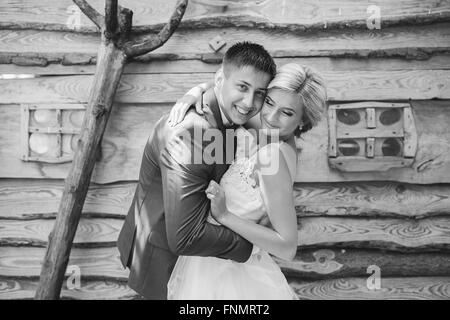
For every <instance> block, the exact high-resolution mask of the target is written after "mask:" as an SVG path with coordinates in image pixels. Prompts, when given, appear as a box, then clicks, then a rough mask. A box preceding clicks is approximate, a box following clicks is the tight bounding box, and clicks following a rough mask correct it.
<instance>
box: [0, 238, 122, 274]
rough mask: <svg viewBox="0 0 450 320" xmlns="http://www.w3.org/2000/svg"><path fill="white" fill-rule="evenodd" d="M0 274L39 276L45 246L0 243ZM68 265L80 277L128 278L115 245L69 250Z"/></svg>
mask: <svg viewBox="0 0 450 320" xmlns="http://www.w3.org/2000/svg"><path fill="white" fill-rule="evenodd" d="M0 253H1V254H0V275H1V276H4V277H9V278H11V277H12V278H14V277H18V278H30V279H36V280H37V278H38V277H39V274H40V270H41V264H42V260H43V258H44V255H45V248H30V247H2V246H0ZM68 265H69V266H71V265H74V266H78V267H79V268H80V271H81V279H82V280H102V279H108V280H114V281H123V280H126V279H127V278H128V269H124V268H123V267H122V264H121V262H120V259H119V251H118V250H117V248H115V247H110V248H95V249H91V248H88V249H81V248H74V249H73V250H72V251H71V253H70V260H69V264H68Z"/></svg>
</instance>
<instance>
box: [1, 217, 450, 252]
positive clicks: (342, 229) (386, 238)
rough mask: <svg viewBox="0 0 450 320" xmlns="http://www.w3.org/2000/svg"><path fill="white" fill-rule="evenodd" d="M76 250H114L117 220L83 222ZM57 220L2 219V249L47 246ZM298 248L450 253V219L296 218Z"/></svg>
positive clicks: (76, 241) (77, 238)
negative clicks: (112, 248)
mask: <svg viewBox="0 0 450 320" xmlns="http://www.w3.org/2000/svg"><path fill="white" fill-rule="evenodd" d="M81 221H82V222H81V224H80V228H79V230H78V231H77V233H76V236H75V240H74V241H75V244H74V245H75V246H79V247H82V246H84V247H102V246H114V245H115V242H116V240H117V238H118V236H119V231H120V228H121V226H122V224H123V221H122V220H118V219H97V218H92V219H82V220H81ZM54 223H55V222H54V220H39V219H38V220H19V221H15V220H4V221H2V222H1V227H0V228H1V230H2V232H1V234H0V245H8V246H38V247H45V246H46V244H47V237H48V235H49V233H50V231H51V230H52V228H53V225H54ZM298 223H299V227H298V230H299V231H298V237H299V239H298V246H299V248H318V247H321V248H336V247H337V248H375V249H389V250H396V251H402V252H403V251H406V252H423V251H439V250H449V249H450V218H446V217H432V218H425V219H420V220H404V219H392V218H383V219H368V218H340V217H305V218H298Z"/></svg>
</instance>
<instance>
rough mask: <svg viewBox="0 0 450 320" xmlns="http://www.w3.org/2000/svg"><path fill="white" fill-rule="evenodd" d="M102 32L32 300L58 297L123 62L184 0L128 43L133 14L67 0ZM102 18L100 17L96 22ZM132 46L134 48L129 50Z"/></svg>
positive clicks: (164, 34)
mask: <svg viewBox="0 0 450 320" xmlns="http://www.w3.org/2000/svg"><path fill="white" fill-rule="evenodd" d="M73 1H74V2H75V3H76V4H77V5H78V6H79V7H80V8H81V10H82V11H83V12H84V13H85V14H86V15H87V16H88V17H89V18H90V19H91V20H92V21H93V22H94V23H95V24H96V25H97V26H99V27H100V28H101V30H102V36H101V37H102V41H101V44H100V48H99V51H98V56H97V68H96V72H95V76H94V81H93V84H92V86H91V89H90V94H89V100H88V104H87V108H86V113H85V116H84V120H83V124H82V127H81V135H80V137H79V139H78V145H77V150H76V152H75V155H74V159H73V162H72V166H71V169H70V172H69V175H68V177H67V179H66V183H65V187H64V192H63V195H62V198H61V202H60V205H59V209H58V215H57V217H56V221H55V225H54V228H53V231H52V232H51V233H50V235H49V241H48V246H47V251H46V254H45V258H44V262H43V265H42V269H41V276H40V280H39V285H38V289H37V291H36V294H35V299H39V300H42V299H59V296H60V293H61V288H62V283H63V280H64V274H65V271H66V268H67V264H68V262H69V256H70V250H71V247H72V243H73V239H74V237H75V233H76V230H77V226H78V222H79V220H80V217H81V212H82V208H83V204H84V200H85V198H86V193H87V190H88V187H89V182H90V180H91V175H92V171H93V169H94V165H95V160H96V159H97V154H98V149H99V146H100V142H101V140H102V137H103V133H104V132H105V128H106V124H107V122H108V118H109V115H110V113H111V108H112V105H113V100H114V96H115V93H116V89H117V87H118V85H119V82H120V78H121V75H122V72H123V69H124V66H125V64H126V62H127V59H128V58H130V57H134V56H136V55H141V54H145V53H148V52H150V51H152V50H154V49H156V48H158V47H160V46H161V45H162V44H163V43H165V42H166V41H167V40H168V39H169V38H170V36H171V35H172V33H173V32H174V31H175V29H176V28H177V26H178V24H179V23H180V21H181V19H182V17H183V15H184V12H185V10H186V6H187V2H188V1H187V0H178V2H177V7H176V10H175V13H174V14H173V15H172V17H171V19H170V21H169V22H168V23H167V24H166V25H165V26H164V28H163V30H162V31H161V32H160V33H159V34H158V35H157V36H156V37H157V39H156V38H155V36H154V35H153V36H150V37H148V38H139V37H137V38H136V39H137V40H135V41H137V42H134V41H131V40H130V37H131V36H132V34H131V27H132V15H133V12H132V11H131V10H129V9H127V8H122V7H119V6H118V4H117V0H106V3H105V11H106V12H105V16H104V17H103V16H101V15H100V14H99V13H98V12H97V11H95V9H93V8H92V7H91V6H90V5H89V4H88V3H86V1H84V0H73ZM101 20H103V21H101ZM133 46H137V47H138V49H135V50H129V48H130V47H131V48H132V47H133Z"/></svg>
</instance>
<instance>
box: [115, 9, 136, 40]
mask: <svg viewBox="0 0 450 320" xmlns="http://www.w3.org/2000/svg"><path fill="white" fill-rule="evenodd" d="M118 20H119V32H120V38H121V39H128V37H129V35H130V32H131V28H132V24H133V11H131V10H130V9H128V8H123V7H121V6H119V15H118Z"/></svg>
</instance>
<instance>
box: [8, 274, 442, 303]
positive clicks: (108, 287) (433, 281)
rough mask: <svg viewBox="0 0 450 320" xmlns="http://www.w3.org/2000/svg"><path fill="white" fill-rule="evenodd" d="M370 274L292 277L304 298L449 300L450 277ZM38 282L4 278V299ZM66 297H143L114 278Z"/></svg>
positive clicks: (28, 295) (29, 291)
mask: <svg viewBox="0 0 450 320" xmlns="http://www.w3.org/2000/svg"><path fill="white" fill-rule="evenodd" d="M366 281H367V279H366V278H345V279H338V280H324V281H317V282H308V283H301V284H299V283H298V282H296V281H290V285H291V286H292V287H293V288H294V290H295V291H296V293H297V294H298V296H299V298H300V299H302V300H328V299H332V300H341V299H344V300H373V299H395V300H398V299H407V300H410V299H411V300H415V299H417V300H424V299H425V300H448V299H449V297H450V292H449V291H450V278H449V277H421V278H385V279H382V287H381V289H378V290H370V289H368V288H367V284H366ZM36 288H37V282H36V281H31V280H26V279H8V278H2V279H0V299H1V300H9V299H15V300H16V299H32V298H33V296H34V292H35V290H36ZM61 296H62V299H82V300H103V299H105V300H106V299H114V300H122V299H124V300H128V299H140V297H139V296H138V295H137V294H136V293H135V292H134V291H133V290H131V289H130V288H129V287H128V286H127V285H126V284H124V283H121V282H112V281H87V282H82V283H81V288H80V289H68V288H67V284H66V283H64V287H63V290H62V292H61Z"/></svg>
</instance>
